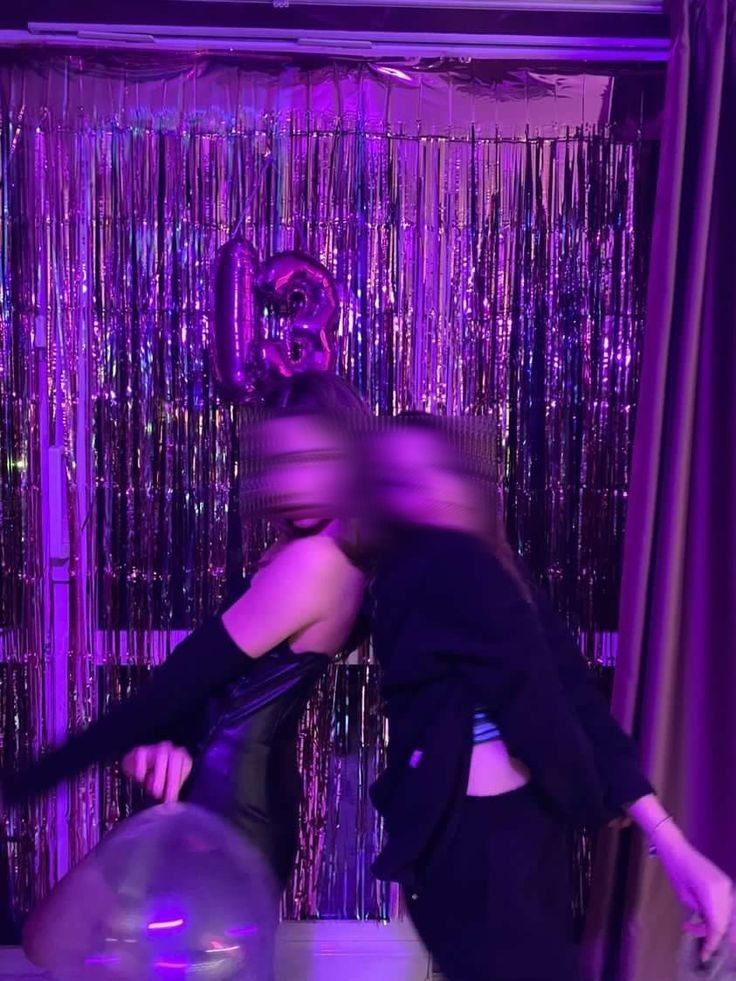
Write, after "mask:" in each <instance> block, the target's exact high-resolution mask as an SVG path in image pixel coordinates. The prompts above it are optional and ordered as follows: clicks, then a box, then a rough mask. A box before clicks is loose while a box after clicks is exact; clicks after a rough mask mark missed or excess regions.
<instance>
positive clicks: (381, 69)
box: [373, 65, 414, 82]
mask: <svg viewBox="0 0 736 981" xmlns="http://www.w3.org/2000/svg"><path fill="white" fill-rule="evenodd" d="M373 68H374V70H375V71H377V72H378V74H379V75H388V77H389V78H397V79H399V81H401V82H413V81H414V79H413V78H412V76H411V75H409V73H408V72H405V71H402V70H401V69H400V68H392V67H391V66H390V65H374V66H373Z"/></svg>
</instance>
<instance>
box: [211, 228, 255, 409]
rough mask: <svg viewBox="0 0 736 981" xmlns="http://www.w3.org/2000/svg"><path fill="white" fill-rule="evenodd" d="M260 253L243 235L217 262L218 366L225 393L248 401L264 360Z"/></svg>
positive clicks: (216, 358)
mask: <svg viewBox="0 0 736 981" xmlns="http://www.w3.org/2000/svg"><path fill="white" fill-rule="evenodd" d="M257 269H258V255H257V253H256V251H255V249H254V248H253V246H252V245H250V244H249V243H248V242H244V241H243V240H242V239H241V238H233V239H230V241H229V242H226V243H225V245H223V246H222V248H221V249H220V250H219V252H218V253H217V261H216V265H215V320H214V341H215V345H214V347H215V369H216V374H217V382H218V386H219V388H220V391H221V392H222V394H223V395H224V396H225V397H226V398H228V399H232V400H234V401H245V400H247V399H250V398H253V397H254V395H255V394H256V388H257V383H258V378H259V374H260V372H261V364H262V336H261V319H260V316H259V310H258V298H257V295H256V288H255V287H256V274H257Z"/></svg>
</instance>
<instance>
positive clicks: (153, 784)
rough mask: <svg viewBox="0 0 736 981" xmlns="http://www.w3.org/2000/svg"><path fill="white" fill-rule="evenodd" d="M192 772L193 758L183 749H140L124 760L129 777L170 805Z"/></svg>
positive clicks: (166, 746)
mask: <svg viewBox="0 0 736 981" xmlns="http://www.w3.org/2000/svg"><path fill="white" fill-rule="evenodd" d="M191 772H192V758H191V756H190V755H189V753H188V752H187V751H186V750H185V749H182V747H181V746H174V744H173V743H168V742H167V743H158V744H157V745H155V746H138V747H137V749H133V750H131V751H130V753H128V755H127V756H126V757H125V758H124V759H123V773H124V774H125V775H126V777H129V778H130V779H131V780H134V781H135V782H136V783H139V784H141V785H142V786H143V787H145V789H146V791H147V792H148V793H149V794H150V795H151V797H153V798H154V799H155V800H160V801H162V802H163V803H165V804H171V803H173V802H174V801H176V800H178V799H179V794H180V792H181V788H182V787H183V786H184V784H185V783H186V781H187V778H188V777H189V774H190V773H191Z"/></svg>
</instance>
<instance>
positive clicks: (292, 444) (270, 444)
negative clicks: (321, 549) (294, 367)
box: [262, 416, 353, 531]
mask: <svg viewBox="0 0 736 981" xmlns="http://www.w3.org/2000/svg"><path fill="white" fill-rule="evenodd" d="M262 436H263V440H262V446H263V467H264V478H265V490H266V494H267V495H268V502H269V503H268V509H269V511H270V512H271V513H272V514H273V515H274V517H277V518H280V519H281V520H284V521H288V522H290V523H291V524H292V525H293V526H294V527H295V528H298V529H299V530H302V531H308V530H309V529H310V528H316V527H317V526H318V525H320V524H322V523H323V522H325V521H331V520H333V519H335V518H337V517H339V516H341V515H343V514H344V513H345V509H346V507H347V505H348V501H349V495H350V492H351V487H352V483H353V463H352V459H351V455H350V452H349V447H348V445H347V443H346V441H345V439H344V438H343V437H342V436H341V435H340V434H339V433H337V432H335V431H334V430H333V429H332V428H331V427H330V426H328V425H326V424H325V423H323V422H322V421H321V420H320V419H317V418H314V417H310V416H294V417H290V418H285V419H277V420H274V421H271V422H268V423H266V424H265V425H264V426H263V432H262Z"/></svg>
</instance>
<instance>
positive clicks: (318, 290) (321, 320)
mask: <svg viewBox="0 0 736 981" xmlns="http://www.w3.org/2000/svg"><path fill="white" fill-rule="evenodd" d="M258 292H259V294H260V296H261V298H262V300H263V302H264V304H265V305H266V306H267V307H269V308H270V309H271V310H273V312H274V313H275V314H276V316H277V318H278V322H279V328H280V332H279V333H280V336H279V337H278V338H276V339H275V340H269V341H267V342H266V344H265V348H264V357H265V363H266V369H267V371H270V372H275V373H276V374H279V375H286V376H288V375H293V374H296V373H297V372H299V371H305V370H313V371H330V370H331V369H332V368H333V367H334V363H335V335H336V333H337V324H338V321H339V319H340V301H339V297H338V292H337V286H336V285H335V280H334V278H333V277H332V275H331V273H330V272H329V271H328V270H327V269H326V268H325V267H324V266H323V265H322V264H321V263H320V262H317V260H316V259H312V258H311V257H310V256H308V255H302V253H300V252H279V253H277V254H276V255H274V256H272V257H271V258H270V259H269V260H268V261H267V262H265V263H264V264H263V265H262V266H261V268H260V270H259V273H258Z"/></svg>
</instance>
